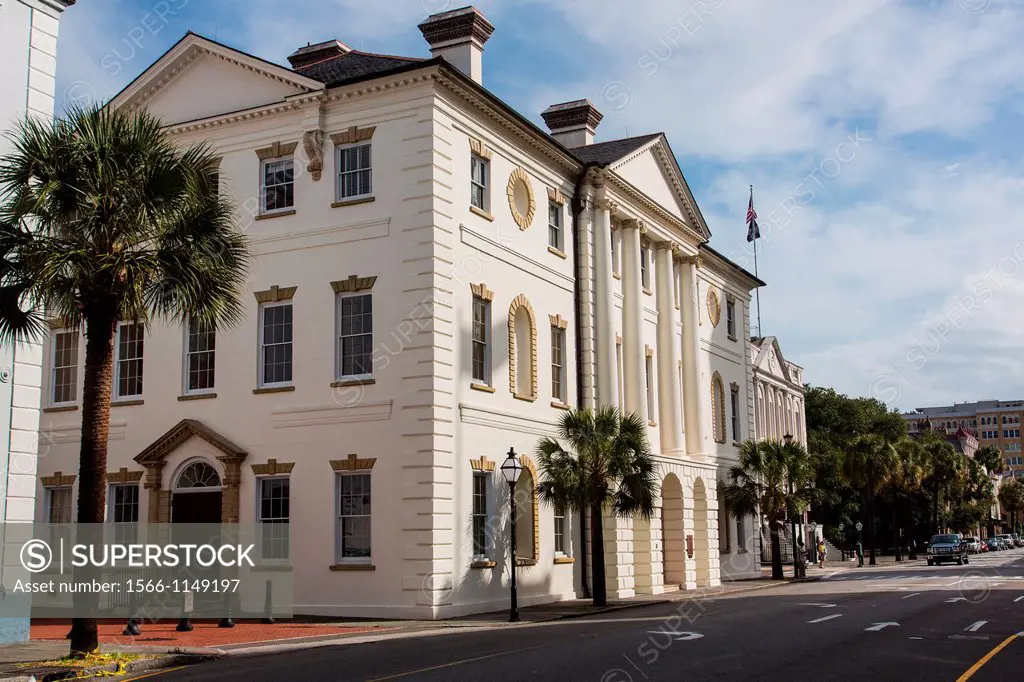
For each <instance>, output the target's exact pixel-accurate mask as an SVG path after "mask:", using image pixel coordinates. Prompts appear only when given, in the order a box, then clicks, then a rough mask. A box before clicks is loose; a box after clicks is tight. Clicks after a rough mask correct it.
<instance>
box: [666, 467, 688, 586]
mask: <svg viewBox="0 0 1024 682" xmlns="http://www.w3.org/2000/svg"><path fill="white" fill-rule="evenodd" d="M661 538H662V545H663V547H664V559H663V563H664V566H663V570H664V573H665V586H666V587H671V586H683V585H685V584H686V534H685V532H684V530H683V486H682V484H681V483H680V482H679V479H678V478H677V477H676V476H675V474H669V475H668V476H666V477H665V480H664V481H662V483H661Z"/></svg>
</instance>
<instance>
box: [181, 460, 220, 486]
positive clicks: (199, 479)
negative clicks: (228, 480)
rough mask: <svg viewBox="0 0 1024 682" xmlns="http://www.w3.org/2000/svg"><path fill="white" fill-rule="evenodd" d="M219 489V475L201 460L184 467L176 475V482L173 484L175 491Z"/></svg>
mask: <svg viewBox="0 0 1024 682" xmlns="http://www.w3.org/2000/svg"><path fill="white" fill-rule="evenodd" d="M219 487H220V475H219V474H218V473H217V470H216V469H214V468H213V467H212V466H210V465H209V464H207V463H206V462H204V461H202V460H196V461H194V462H191V463H189V464H187V465H185V467H184V468H183V469H182V470H181V473H179V474H178V480H177V481H176V482H175V483H174V488H175V489H176V490H188V489H190V488H219Z"/></svg>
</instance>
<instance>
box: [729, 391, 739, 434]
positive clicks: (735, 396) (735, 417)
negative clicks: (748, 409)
mask: <svg viewBox="0 0 1024 682" xmlns="http://www.w3.org/2000/svg"><path fill="white" fill-rule="evenodd" d="M729 403H730V405H729V406H730V407H731V408H732V440H733V442H734V443H739V442H740V389H738V388H736V387H735V386H733V387H732V389H731V390H730V391H729Z"/></svg>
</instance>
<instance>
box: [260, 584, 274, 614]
mask: <svg viewBox="0 0 1024 682" xmlns="http://www.w3.org/2000/svg"><path fill="white" fill-rule="evenodd" d="M260 623H262V624H263V625H273V624H274V586H273V583H271V582H270V581H269V580H268V581H267V588H266V593H265V595H264V598H263V618H262V619H261V620H260Z"/></svg>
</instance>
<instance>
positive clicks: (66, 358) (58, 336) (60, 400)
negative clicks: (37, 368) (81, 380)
mask: <svg viewBox="0 0 1024 682" xmlns="http://www.w3.org/2000/svg"><path fill="white" fill-rule="evenodd" d="M50 366H51V370H50V388H51V393H50V402H51V404H53V405H69V404H72V403H74V402H75V399H76V391H77V389H78V332H77V331H59V332H55V333H54V335H53V343H52V352H51V356H50Z"/></svg>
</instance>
